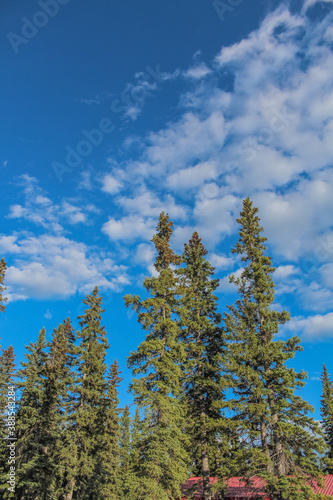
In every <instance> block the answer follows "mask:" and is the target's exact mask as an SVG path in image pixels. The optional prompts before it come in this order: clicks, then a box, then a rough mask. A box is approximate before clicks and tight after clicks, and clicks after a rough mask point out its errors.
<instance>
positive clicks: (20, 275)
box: [0, 235, 129, 301]
mask: <svg viewBox="0 0 333 500" xmlns="http://www.w3.org/2000/svg"><path fill="white" fill-rule="evenodd" d="M8 241H9V240H8V237H7V239H4V238H2V239H0V245H1V244H3V242H5V244H6V245H8ZM11 243H12V246H11V248H10V251H11V253H12V254H13V257H14V262H13V264H12V265H10V266H8V269H7V272H6V284H7V287H8V296H9V299H10V300H12V301H13V300H18V299H26V298H37V299H43V300H45V299H51V298H53V299H55V298H60V299H64V298H68V297H70V296H72V295H73V294H74V293H76V292H86V291H87V290H88V291H89V290H90V289H92V288H93V287H94V286H95V285H98V286H100V287H101V288H104V289H111V290H118V289H119V285H120V284H124V283H127V282H129V278H128V276H127V267H126V266H122V265H118V264H115V263H114V262H113V261H112V260H111V259H110V258H109V257H107V256H103V255H101V254H99V253H96V251H93V250H92V249H90V248H88V247H87V246H86V245H85V244H83V243H77V242H75V241H73V240H70V239H68V238H66V237H64V236H51V235H42V236H39V237H21V238H19V237H18V236H15V238H14V237H12V239H11ZM0 248H1V246H0Z"/></svg>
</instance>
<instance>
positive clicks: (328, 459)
mask: <svg viewBox="0 0 333 500" xmlns="http://www.w3.org/2000/svg"><path fill="white" fill-rule="evenodd" d="M321 381H322V385H323V392H322V398H321V418H322V428H323V431H324V436H325V442H326V446H327V451H326V455H325V459H324V463H325V469H326V472H328V474H333V382H332V381H331V380H330V378H329V376H328V373H327V370H326V366H325V365H324V366H323V374H322V376H321Z"/></svg>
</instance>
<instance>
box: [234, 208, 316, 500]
mask: <svg viewBox="0 0 333 500" xmlns="http://www.w3.org/2000/svg"><path fill="white" fill-rule="evenodd" d="M257 212H258V210H257V208H255V207H253V206H252V202H251V201H250V200H249V199H246V200H244V203H243V210H242V212H241V217H240V218H239V219H238V220H237V222H238V223H239V224H240V226H241V229H240V233H239V235H240V238H239V241H238V243H237V244H236V246H235V249H234V250H233V252H234V253H237V254H239V255H240V256H241V260H242V262H244V264H245V267H244V269H243V270H242V273H241V276H240V277H239V278H237V279H236V278H235V277H232V278H231V281H232V282H234V283H235V284H236V285H237V287H238V293H239V295H240V299H239V300H237V302H236V304H235V305H234V306H231V307H229V313H228V314H226V315H225V327H226V331H227V332H228V335H229V338H230V345H229V349H230V357H229V369H230V373H231V374H232V377H233V383H234V395H235V398H234V400H233V402H232V403H233V407H234V408H235V414H234V417H233V420H234V421H236V422H237V425H238V429H239V431H238V432H239V434H240V440H239V442H240V443H241V446H240V447H238V449H237V451H236V456H237V462H238V464H239V466H240V470H239V472H238V474H239V475H257V474H258V475H260V476H261V477H263V478H265V479H267V480H268V483H269V490H270V495H271V498H274V499H275V498H288V499H303V498H304V499H305V498H310V496H309V495H310V494H308V493H307V491H306V490H307V489H308V488H307V486H305V482H304V478H305V477H306V476H307V475H309V476H311V477H318V475H319V467H318V453H321V452H322V451H323V441H322V440H321V439H320V438H319V437H318V435H320V429H319V426H318V424H317V423H316V422H315V421H314V420H313V418H312V417H311V416H309V412H312V411H313V409H312V407H311V406H310V405H309V404H308V403H307V402H305V401H303V400H302V399H301V397H300V396H296V395H295V390H296V389H298V388H301V387H303V385H304V379H305V378H306V373H305V372H301V373H295V371H294V370H293V369H291V368H287V366H286V362H287V361H288V360H290V359H292V358H293V357H294V355H295V353H296V352H297V351H300V350H301V347H300V345H299V342H300V341H299V338H297V337H294V338H292V339H289V340H287V341H283V340H274V336H275V334H276V333H277V332H278V327H279V325H280V324H283V323H285V322H286V321H287V320H288V319H289V314H288V313H287V312H285V311H283V312H278V311H276V310H274V309H273V307H272V304H273V301H274V283H273V280H272V274H273V272H274V268H273V267H272V264H271V259H270V257H269V256H267V255H265V251H266V247H265V245H264V242H265V240H266V238H265V237H263V236H261V234H260V233H261V231H262V228H261V227H260V219H259V217H258V216H257ZM236 472H237V471H235V473H236ZM238 474H235V475H238ZM286 474H290V475H293V478H292V479H288V478H286V476H285V475H286ZM280 478H281V479H280ZM302 490H304V491H302ZM279 491H280V492H279ZM286 495H287V496H286Z"/></svg>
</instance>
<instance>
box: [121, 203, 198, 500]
mask: <svg viewBox="0 0 333 500" xmlns="http://www.w3.org/2000/svg"><path fill="white" fill-rule="evenodd" d="M171 234H172V222H170V221H169V217H168V215H165V214H164V212H162V213H161V215H160V218H159V223H158V226H157V234H155V235H154V237H153V242H154V243H155V248H156V250H157V257H156V262H155V269H156V271H157V272H158V276H157V277H152V278H146V279H145V281H144V287H145V288H146V290H147V292H149V293H150V297H148V298H147V299H145V300H141V299H140V298H139V297H138V296H131V295H127V296H125V303H126V306H127V307H129V306H132V308H133V309H134V310H135V311H136V312H137V314H138V321H139V323H140V324H141V325H142V327H143V328H144V330H146V331H147V332H148V333H147V335H146V338H145V340H144V341H143V342H141V344H140V345H139V347H138V349H137V351H135V352H132V353H131V354H130V356H129V358H128V366H129V367H132V368H133V373H134V375H135V376H136V375H139V374H140V375H141V377H140V378H137V379H134V380H133V383H132V391H133V393H134V396H135V401H136V403H137V405H138V407H139V408H141V409H142V410H145V411H146V413H145V414H146V419H147V420H146V425H145V426H144V428H143V429H142V432H141V435H140V445H139V446H140V460H139V464H138V481H139V486H138V490H137V493H136V494H137V496H138V498H141V497H142V498H145V499H147V500H154V499H156V498H158V499H159V500H164V499H165V500H167V499H168V498H170V497H175V498H177V497H178V496H179V494H180V491H179V486H180V484H181V483H182V482H183V481H184V480H185V479H186V477H187V461H188V457H187V454H186V451H185V436H184V433H183V428H184V417H185V409H184V405H183V404H182V402H181V401H180V389H181V367H180V362H181V360H182V358H183V353H182V351H181V348H180V344H179V342H178V337H179V327H178V325H177V323H176V321H175V320H174V318H173V315H174V313H175V310H176V304H177V300H176V280H175V274H174V271H173V269H172V267H171V266H174V265H177V264H180V262H181V258H180V257H178V256H176V255H175V254H174V252H173V251H172V249H171V248H170V237H171Z"/></svg>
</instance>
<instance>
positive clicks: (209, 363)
mask: <svg viewBox="0 0 333 500" xmlns="http://www.w3.org/2000/svg"><path fill="white" fill-rule="evenodd" d="M207 253H208V252H207V250H206V249H205V247H204V246H203V244H202V242H201V238H199V235H198V233H197V232H194V233H193V235H192V238H191V239H190V241H189V243H188V244H185V249H184V254H183V261H184V263H185V267H183V268H180V269H179V270H177V275H178V285H179V288H178V293H179V295H180V298H179V310H178V315H179V324H180V327H181V336H180V338H181V341H182V343H183V345H184V350H185V352H186V358H185V361H184V363H183V365H182V366H183V378H182V382H183V387H184V392H183V394H184V397H185V401H186V406H187V422H188V424H187V427H186V432H187V434H188V435H189V436H190V442H191V462H192V463H193V464H194V465H195V470H194V471H192V475H195V476H200V477H202V478H203V494H204V498H205V500H211V499H212V495H213V493H212V491H211V486H210V481H209V478H210V476H212V475H214V476H216V475H217V474H219V475H220V477H222V478H223V477H224V476H225V475H226V474H225V473H226V471H225V470H224V469H223V459H224V458H226V457H227V456H228V449H227V448H228V443H227V442H225V439H218V436H221V437H222V436H223V437H224V438H225V436H227V432H226V431H227V428H228V423H227V420H226V418H225V417H224V416H223V410H224V408H225V406H226V402H225V391H226V384H227V382H226V378H225V377H224V376H223V375H222V372H223V361H224V358H225V356H226V340H225V333H224V331H223V329H222V328H221V315H220V314H219V313H218V312H217V297H216V296H215V295H214V291H215V290H216V288H217V287H218V284H219V280H217V279H212V276H213V275H214V268H213V267H212V266H211V264H210V263H209V262H208V260H206V258H205V256H206V255H207Z"/></svg>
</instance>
